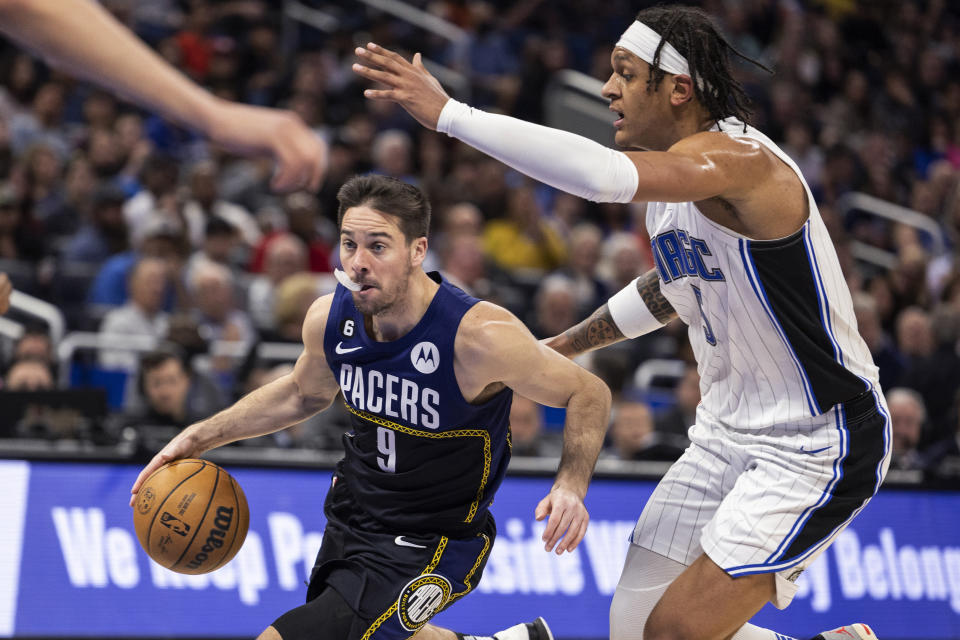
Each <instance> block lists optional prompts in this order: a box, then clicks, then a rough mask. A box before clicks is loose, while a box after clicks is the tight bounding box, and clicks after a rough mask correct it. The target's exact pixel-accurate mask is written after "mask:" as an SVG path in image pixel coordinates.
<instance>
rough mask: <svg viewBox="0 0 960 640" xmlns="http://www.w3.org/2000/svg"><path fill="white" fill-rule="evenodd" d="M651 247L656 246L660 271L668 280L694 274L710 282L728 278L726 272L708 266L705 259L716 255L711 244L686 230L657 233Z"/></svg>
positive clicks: (655, 253) (656, 260) (654, 255)
mask: <svg viewBox="0 0 960 640" xmlns="http://www.w3.org/2000/svg"><path fill="white" fill-rule="evenodd" d="M650 247H651V248H652V249H653V258H654V262H656V264H657V272H658V273H659V274H660V278H661V279H662V280H663V281H664V282H671V281H672V280H676V279H677V278H686V277H690V276H695V277H698V278H700V279H701V280H707V281H711V280H713V281H722V280H724V277H723V271H721V270H720V269H719V268H717V267H708V266H707V263H706V261H705V260H704V258H712V257H713V253H712V252H711V251H710V247H708V246H707V243H706V242H705V241H703V240H701V239H700V238H694V237H693V236H691V235H690V234H689V233H687V232H686V231H684V230H682V229H671V230H669V231H665V232H664V233H660V234H657V235H656V236H654V237H653V238H652V239H651V240H650ZM711 262H713V261H711Z"/></svg>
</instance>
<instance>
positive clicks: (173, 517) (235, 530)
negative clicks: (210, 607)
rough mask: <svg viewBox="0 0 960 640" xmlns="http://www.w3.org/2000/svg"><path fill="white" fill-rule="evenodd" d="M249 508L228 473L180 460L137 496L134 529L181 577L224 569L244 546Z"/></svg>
mask: <svg viewBox="0 0 960 640" xmlns="http://www.w3.org/2000/svg"><path fill="white" fill-rule="evenodd" d="M249 524H250V510H249V509H248V508H247V499H246V497H245V496H244V495H243V490H242V489H240V485H239V484H238V483H237V481H236V480H234V479H233V477H231V476H230V474H229V473H227V472H226V471H224V470H223V469H221V468H220V467H218V466H217V465H215V464H213V463H212V462H208V461H206V460H196V459H192V458H190V459H185V460H175V461H173V462H170V463H167V464H165V465H163V466H162V467H160V468H159V469H157V470H156V471H155V472H154V473H153V474H152V475H151V476H150V477H149V478H147V479H146V480H145V481H144V483H143V485H142V486H141V487H140V490H139V491H138V492H137V496H136V500H135V502H134V509H133V526H134V529H136V532H137V538H138V539H139V540H140V545H141V546H142V547H143V548H144V550H145V551H146V552H147V555H149V556H150V557H151V558H152V559H153V560H154V562H156V563H157V564H160V565H161V566H164V567H166V568H167V569H170V570H171V571H176V572H177V573H189V574H198V573H209V572H210V571H213V570H215V569H219V568H220V567H222V566H223V565H225V564H226V563H227V562H229V561H230V559H231V558H233V556H235V555H237V551H239V550H240V547H242V546H243V540H244V538H246V536H247V527H248V526H249Z"/></svg>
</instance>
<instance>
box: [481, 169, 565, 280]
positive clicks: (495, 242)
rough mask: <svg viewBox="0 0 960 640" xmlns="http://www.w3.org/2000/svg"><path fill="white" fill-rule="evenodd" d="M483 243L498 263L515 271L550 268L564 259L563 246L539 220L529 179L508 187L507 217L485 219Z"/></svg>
mask: <svg viewBox="0 0 960 640" xmlns="http://www.w3.org/2000/svg"><path fill="white" fill-rule="evenodd" d="M483 246H484V249H485V250H486V252H487V255H488V256H490V258H491V259H493V261H494V262H495V263H496V264H497V265H498V266H500V267H502V268H504V269H506V270H507V271H510V272H512V273H515V274H516V273H520V272H524V271H526V272H536V273H543V272H546V271H550V270H552V269H556V268H558V267H560V266H561V265H563V263H564V261H565V260H566V259H567V247H566V245H565V244H564V242H563V239H562V238H561V237H560V235H559V234H558V233H557V232H556V231H554V229H553V228H552V227H551V226H550V225H548V224H547V223H546V222H545V221H544V220H543V215H542V212H541V210H540V205H539V204H537V201H536V198H534V192H533V186H532V185H531V184H530V183H529V182H524V183H523V184H522V185H520V186H518V187H516V188H514V189H512V190H511V191H510V194H509V201H508V205H507V217H506V218H503V219H499V220H492V221H490V222H488V223H487V225H486V227H485V228H484V231H483Z"/></svg>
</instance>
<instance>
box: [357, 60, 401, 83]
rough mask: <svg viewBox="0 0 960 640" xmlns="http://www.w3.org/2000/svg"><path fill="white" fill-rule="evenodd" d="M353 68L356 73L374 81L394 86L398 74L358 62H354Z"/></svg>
mask: <svg viewBox="0 0 960 640" xmlns="http://www.w3.org/2000/svg"><path fill="white" fill-rule="evenodd" d="M351 69H353V71H354V73H356V74H357V75H360V76H363V77H364V78H366V79H367V80H373V81H374V82H381V83H383V84H385V85H388V86H394V83H395V78H396V76H395V75H394V74H392V73H389V72H387V71H381V70H380V69H374V68H372V67H365V66H364V65H362V64H359V63H357V62H354V63H353V66H352V67H351Z"/></svg>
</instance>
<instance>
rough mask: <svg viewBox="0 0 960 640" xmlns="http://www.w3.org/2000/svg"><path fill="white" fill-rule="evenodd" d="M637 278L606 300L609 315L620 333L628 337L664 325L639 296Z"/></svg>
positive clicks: (633, 336)
mask: <svg viewBox="0 0 960 640" xmlns="http://www.w3.org/2000/svg"><path fill="white" fill-rule="evenodd" d="M639 279H640V278H637V279H636V280H634V281H633V282H631V283H630V284H628V285H627V286H625V287H624V288H623V289H620V291H618V292H617V293H616V294H614V296H613V297H612V298H610V299H609V300H608V301H607V308H608V309H610V317H611V318H613V322H614V324H616V325H617V328H618V329H620V333H622V334H623V335H625V336H626V337H628V338H636V337H637V336H642V335H644V334H646V333H650V332H651V331H656V330H657V329H659V328H660V327H662V326H664V325H663V323H662V322H660V321H659V320H657V319H656V318H655V317H654V316H653V314H652V313H650V308H649V307H648V306H647V303H646V302H644V301H643V298H641V297H640V291H639V290H637V280H639Z"/></svg>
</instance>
